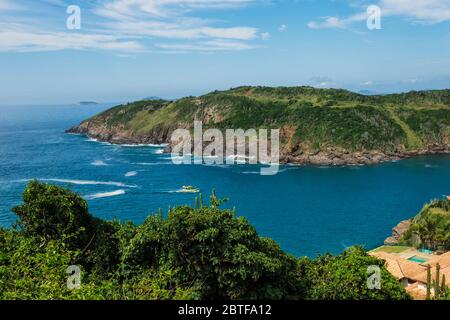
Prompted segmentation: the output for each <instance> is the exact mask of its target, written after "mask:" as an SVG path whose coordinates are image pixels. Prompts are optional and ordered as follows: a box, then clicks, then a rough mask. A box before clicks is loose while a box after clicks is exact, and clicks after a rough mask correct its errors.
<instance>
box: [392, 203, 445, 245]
mask: <svg viewBox="0 0 450 320" xmlns="http://www.w3.org/2000/svg"><path fill="white" fill-rule="evenodd" d="M401 242H402V243H403V244H406V245H414V246H417V247H420V246H424V247H426V248H428V249H431V250H445V251H447V250H450V200H447V199H444V200H434V201H432V202H431V203H429V204H427V205H425V206H424V207H423V209H422V210H421V211H420V213H419V214H418V215H417V216H416V217H415V218H414V219H413V221H412V224H411V227H410V229H409V230H408V231H407V232H406V233H405V234H404V235H403V237H402V239H401Z"/></svg>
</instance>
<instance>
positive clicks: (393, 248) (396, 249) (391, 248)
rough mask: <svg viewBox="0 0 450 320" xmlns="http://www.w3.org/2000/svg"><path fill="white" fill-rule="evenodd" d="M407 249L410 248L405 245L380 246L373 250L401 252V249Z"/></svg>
mask: <svg viewBox="0 0 450 320" xmlns="http://www.w3.org/2000/svg"><path fill="white" fill-rule="evenodd" d="M408 249H410V247H407V246H381V247H379V248H376V249H375V250H373V251H374V252H377V251H381V252H386V253H402V252H403V251H406V250H408Z"/></svg>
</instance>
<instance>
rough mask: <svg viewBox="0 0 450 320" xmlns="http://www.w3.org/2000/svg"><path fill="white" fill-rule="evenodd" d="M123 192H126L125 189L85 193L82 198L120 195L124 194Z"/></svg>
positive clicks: (89, 198)
mask: <svg viewBox="0 0 450 320" xmlns="http://www.w3.org/2000/svg"><path fill="white" fill-rule="evenodd" d="M125 193H126V192H125V190H116V191H111V192H99V193H94V194H91V195H87V196H85V197H84V198H85V199H87V200H94V199H101V198H109V197H115V196H120V195H124V194H125Z"/></svg>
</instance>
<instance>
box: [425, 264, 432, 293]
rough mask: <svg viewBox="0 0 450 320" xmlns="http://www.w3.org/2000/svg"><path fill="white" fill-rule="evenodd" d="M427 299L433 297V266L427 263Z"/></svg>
mask: <svg viewBox="0 0 450 320" xmlns="http://www.w3.org/2000/svg"><path fill="white" fill-rule="evenodd" d="M426 299H427V300H430V299H431V267H430V266H429V265H427V297H426Z"/></svg>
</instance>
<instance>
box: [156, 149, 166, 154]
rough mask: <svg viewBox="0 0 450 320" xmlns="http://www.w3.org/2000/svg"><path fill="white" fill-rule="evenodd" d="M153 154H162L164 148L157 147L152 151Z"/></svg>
mask: <svg viewBox="0 0 450 320" xmlns="http://www.w3.org/2000/svg"><path fill="white" fill-rule="evenodd" d="M154 153H155V154H163V153H164V149H157V150H155V152H154Z"/></svg>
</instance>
